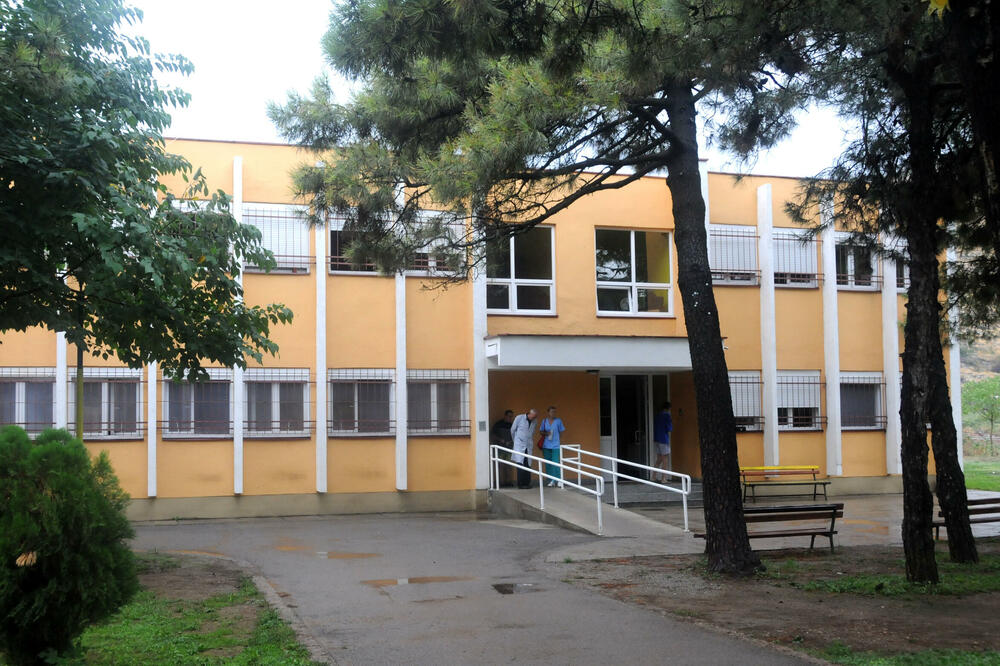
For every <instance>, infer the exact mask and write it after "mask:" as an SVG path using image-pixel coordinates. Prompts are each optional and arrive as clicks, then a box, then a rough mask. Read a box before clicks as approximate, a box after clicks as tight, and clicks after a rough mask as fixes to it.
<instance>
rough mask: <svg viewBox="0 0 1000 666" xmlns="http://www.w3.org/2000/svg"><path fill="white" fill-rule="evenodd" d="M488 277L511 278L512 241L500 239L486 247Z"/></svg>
mask: <svg viewBox="0 0 1000 666" xmlns="http://www.w3.org/2000/svg"><path fill="white" fill-rule="evenodd" d="M486 277H488V278H509V277H510V239H509V238H500V239H497V240H495V241H493V242H491V243H490V244H489V245H487V247H486Z"/></svg>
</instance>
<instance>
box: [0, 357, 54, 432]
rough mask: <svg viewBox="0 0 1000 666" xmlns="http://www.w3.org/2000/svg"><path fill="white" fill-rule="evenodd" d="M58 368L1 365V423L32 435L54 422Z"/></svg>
mask: <svg viewBox="0 0 1000 666" xmlns="http://www.w3.org/2000/svg"><path fill="white" fill-rule="evenodd" d="M55 380H56V371H55V368H0V425H17V426H21V427H22V428H24V429H25V430H27V431H28V432H29V433H31V434H36V433H39V432H41V431H42V430H44V429H46V428H51V427H52V426H53V425H54V423H55V410H56V401H55Z"/></svg>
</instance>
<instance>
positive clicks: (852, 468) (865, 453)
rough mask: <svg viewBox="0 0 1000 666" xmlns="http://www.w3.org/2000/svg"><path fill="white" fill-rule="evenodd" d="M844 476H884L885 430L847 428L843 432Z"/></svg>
mask: <svg viewBox="0 0 1000 666" xmlns="http://www.w3.org/2000/svg"><path fill="white" fill-rule="evenodd" d="M841 454H842V456H843V458H842V459H843V465H844V476H884V475H885V474H886V466H885V431H882V430H856V431H851V430H845V431H844V432H843V433H841Z"/></svg>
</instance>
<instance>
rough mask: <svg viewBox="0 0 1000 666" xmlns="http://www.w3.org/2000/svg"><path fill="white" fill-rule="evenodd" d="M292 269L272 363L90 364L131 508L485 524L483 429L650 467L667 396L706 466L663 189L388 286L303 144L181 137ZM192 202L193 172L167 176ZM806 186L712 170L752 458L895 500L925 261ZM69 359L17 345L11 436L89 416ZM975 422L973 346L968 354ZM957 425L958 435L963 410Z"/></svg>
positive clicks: (740, 413) (721, 278) (616, 194)
mask: <svg viewBox="0 0 1000 666" xmlns="http://www.w3.org/2000/svg"><path fill="white" fill-rule="evenodd" d="M168 150H170V151H172V152H177V153H180V154H183V155H184V156H186V157H187V158H188V159H189V160H190V161H191V163H192V164H195V165H197V166H200V167H201V168H202V170H203V172H204V173H205V175H206V176H207V178H208V180H209V185H210V187H212V188H213V189H216V188H218V189H222V190H224V191H225V192H227V193H229V194H231V195H232V197H233V212H234V214H235V215H236V216H238V217H239V218H240V219H242V221H243V222H244V223H247V224H253V225H255V226H257V227H258V228H259V229H260V230H261V232H262V235H263V240H264V244H265V246H266V247H268V248H269V249H271V250H272V251H273V252H274V253H275V256H276V259H277V267H276V268H275V269H274V270H272V271H271V272H270V273H264V272H262V271H260V270H258V269H256V268H255V267H253V266H246V267H245V269H246V270H245V273H244V275H243V281H244V287H245V290H246V298H247V301H248V302H251V303H262V304H263V303H271V302H281V303H284V304H286V305H287V306H289V307H290V308H291V309H292V310H293V311H294V313H295V317H294V322H293V323H292V324H290V325H287V326H279V327H276V328H274V329H273V331H272V333H273V334H272V339H273V340H274V341H275V342H276V343H277V344H278V345H279V347H280V351H279V353H278V355H277V356H275V357H268V358H265V359H264V363H263V365H257V364H253V363H252V364H251V365H250V367H248V368H247V369H245V370H243V369H240V368H211V369H210V370H209V372H210V375H211V381H209V382H206V383H199V384H180V383H175V382H171V381H167V380H164V378H163V376H162V374H161V373H159V372H158V370H157V368H156V366H155V365H150V366H148V367H145V368H143V369H128V368H123V367H121V365H120V364H117V363H116V362H115V361H114V360H113V359H111V360H102V359H99V358H88V360H87V362H86V370H85V377H86V380H85V384H84V401H85V402H84V415H85V416H84V418H85V424H84V430H85V433H86V436H85V443H86V444H87V446H88V448H90V449H91V450H92V451H95V452H96V451H99V450H107V451H108V452H109V453H110V456H111V460H112V462H113V464H114V467H115V469H116V471H117V473H118V475H119V477H120V479H121V481H122V484H123V486H124V488H125V489H126V490H127V491H128V492H129V493H130V494H131V495H132V497H133V499H134V502H133V507H132V514H131V515H132V516H133V517H136V518H169V517H174V516H186V517H187V516H191V517H193V516H228V515H281V514H297V513H326V512H345V513H346V512H367V511H397V510H444V509H470V508H474V507H476V506H477V505H481V504H482V502H483V499H484V490H485V489H486V488H487V487H488V485H489V474H490V471H489V467H490V466H489V428H490V426H491V425H492V423H493V422H494V421H496V420H497V419H498V418H500V417H501V416H502V414H503V412H504V410H505V409H512V410H514V411H515V412H522V411H525V410H527V409H528V408H530V407H534V408H536V409H538V410H539V411H540V412H542V411H543V410H544V409H545V408H546V407H548V406H549V405H555V406H557V407H558V409H559V414H560V416H561V417H562V419H563V420H564V422H565V424H566V427H567V431H566V433H565V435H564V442H571V443H578V444H580V445H582V446H583V447H584V448H586V449H589V450H592V451H599V452H602V453H605V454H608V455H612V456H615V457H618V458H621V459H623V460H628V461H633V462H639V463H646V464H650V463H651V462H652V461H653V460H654V458H655V454H654V451H653V443H652V436H651V433H652V420H653V416H654V412H655V410H656V409H657V408H658V406H659V405H660V404H662V403H663V402H664V401H666V400H670V401H671V402H672V403H673V419H674V424H675V427H674V433H673V456H672V464H673V468H674V469H675V470H677V471H680V472H685V473H688V474H691V475H692V476H694V477H699V476H700V472H701V469H700V466H701V462H700V455H699V446H698V432H697V424H696V415H695V404H694V398H693V395H694V391H693V386H692V376H691V361H690V356H689V353H688V344H687V337H686V335H687V333H686V330H685V325H684V314H683V308H682V306H681V297H680V292H679V291H678V289H677V260H676V247H675V245H674V242H673V228H674V225H673V220H672V217H671V204H670V195H669V191H668V189H667V187H666V183H665V181H664V179H663V178H660V177H647V178H643V179H642V180H640V181H638V182H636V183H633V184H631V185H629V186H628V187H627V188H623V189H621V190H615V191H608V192H602V193H599V194H596V195H592V196H590V197H588V198H586V199H584V200H582V201H580V202H578V203H577V204H575V205H574V206H573V207H571V208H570V209H568V210H567V211H564V212H562V213H560V214H558V215H556V216H555V217H553V218H552V220H551V222H550V223H547V224H544V225H541V226H538V227H536V228H535V229H533V230H531V231H529V232H527V233H524V234H520V235H518V236H516V237H514V238H512V239H509V240H505V241H503V243H502V244H501V245H500V246H498V247H495V248H493V249H492V251H491V252H490V261H489V262H488V266H487V268H486V270H484V271H477V273H476V275H475V277H474V278H473V279H472V280H470V281H468V282H464V283H459V284H453V283H447V284H446V281H445V280H444V279H443V278H442V277H441V270H442V266H438V262H439V261H441V258H440V257H438V256H437V255H435V254H434V253H433V252H429V253H427V255H426V256H422V257H420V261H419V262H418V263H417V264H416V265H414V266H413V267H412V268H413V270H409V271H406V272H405V273H403V274H398V275H393V276H385V275H381V274H379V273H378V272H377V271H376V270H375V267H374V266H361V267H357V266H353V265H352V264H351V262H350V261H348V260H347V258H346V257H345V256H344V252H343V246H344V244H345V243H346V242H347V241H348V239H347V238H346V237H345V236H344V233H343V231H342V226H341V224H340V223H339V222H338V221H337V220H330V221H329V224H328V225H327V226H326V227H314V228H310V227H308V226H307V225H306V224H305V222H304V221H303V220H302V218H301V217H300V215H299V211H300V210H301V209H302V202H300V201H296V200H295V199H294V197H293V194H292V190H291V181H290V178H289V173H290V172H291V170H292V169H293V168H294V167H295V166H297V165H298V164H300V163H303V162H308V161H313V160H314V158H312V157H311V156H310V155H309V154H308V153H305V152H302V151H300V150H299V149H297V148H295V147H292V146H284V145H269V144H268V145H264V144H249V143H230V142H213V141H192V140H173V141H170V142H169V143H168ZM167 184H168V186H171V187H175V188H176V189H177V190H178V191H180V189H181V183H179V182H177V183H173V182H168V183H167ZM797 185H798V183H797V181H796V180H794V179H788V178H773V177H760V176H748V177H744V178H742V179H738V178H737V177H735V176H734V175H730V174H723V173H710V172H708V171H707V170H706V171H705V172H704V173H703V189H704V191H705V194H706V202H707V204H708V213H707V219H706V225H707V228H708V232H709V254H710V260H711V265H712V269H713V279H714V284H715V296H716V300H717V302H718V306H719V312H720V316H721V320H722V333H723V336H724V337H725V347H726V359H727V363H728V366H729V370H730V381H731V385H732V396H733V403H734V410H735V413H736V416H737V422H738V424H739V425H738V428H739V433H738V441H739V452H740V462H741V464H744V465H759V464H769V465H773V464H789V465H793V464H816V465H819V466H820V467H821V469H822V473H823V474H825V475H828V476H829V477H830V478H831V480H832V481H833V484H832V487H831V490H832V492H833V493H838V492H839V493H845V492H891V491H894V490H898V489H899V488H900V477H899V474H900V461H899V441H900V426H899V416H898V411H899V384H900V381H899V376H900V359H899V352H900V350H901V346H902V329H901V325H900V321H901V319H902V315H903V312H904V308H903V301H904V297H905V294H904V293H903V292H904V291H905V287H906V280H907V275H906V267H905V264H903V263H898V264H897V263H895V262H893V261H892V260H891V259H888V258H883V257H880V256H877V255H875V254H873V253H872V252H871V251H869V250H866V249H863V248H860V247H855V246H852V245H851V244H850V242H849V237H848V236H847V235H846V234H844V233H842V232H840V231H837V230H836V229H835V228H831V229H829V230H828V231H825V232H823V233H822V234H821V236H819V237H817V238H812V237H809V236H808V234H806V233H805V232H804V231H803V230H802V229H801V228H799V227H797V226H796V225H795V224H794V223H793V222H792V221H791V219H790V218H789V217H788V216H787V215H786V213H785V211H784V204H785V202H786V201H788V200H790V199H792V198H793V197H794V195H795V190H796V188H797ZM67 358H75V350H74V349H72V348H71V346H70V345H67V343H66V341H65V339H64V337H63V336H62V335H61V334H57V333H53V332H49V331H46V330H41V329H37V330H30V331H27V332H24V333H8V334H5V335H4V336H3V337H2V344H0V423H4V424H6V423H16V424H20V425H23V426H25V427H27V428H28V429H29V430H31V431H38V430H40V429H42V428H44V427H50V426H53V425H55V426H72V421H73V414H74V405H73V396H74V395H75V391H74V390H73V388H72V383H73V378H74V372H75V371H74V368H72V367H68V364H67ZM948 361H949V365H950V368H949V371H950V376H951V378H952V386H953V387H956V390H955V391H954V392H953V403H954V404H953V408H954V410H955V416H956V421H957V420H958V419H959V418H960V410H959V409H958V405H959V400H960V397H959V391H958V390H957V387H958V386H959V383H958V379H957V373H958V368H959V363H958V347H957V345H955V346H951V347H950V348H949V355H948ZM957 422H958V421H957Z"/></svg>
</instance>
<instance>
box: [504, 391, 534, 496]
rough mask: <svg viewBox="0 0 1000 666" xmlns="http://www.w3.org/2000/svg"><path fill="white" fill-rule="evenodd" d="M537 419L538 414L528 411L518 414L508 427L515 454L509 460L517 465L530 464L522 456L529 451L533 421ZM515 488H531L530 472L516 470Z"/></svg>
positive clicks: (520, 469)
mask: <svg viewBox="0 0 1000 666" xmlns="http://www.w3.org/2000/svg"><path fill="white" fill-rule="evenodd" d="M537 418H538V412H537V411H535V410H534V409H529V410H528V411H527V412H525V413H524V414H518V415H517V416H516V417H515V418H514V423H512V424H511V426H510V437H511V439H513V440H514V451H515V452H516V453H514V455H513V456H512V457H511V458H512V460H513V461H514V462H516V463H517V464H518V465H525V466H529V465H530V464H531V463H530V462H529V461H527V460H525V458H524V455H523V454H525V453H528V452H530V451H531V447H532V441H531V439H532V437H534V436H535V419H537ZM517 487H518V488H530V487H531V472H529V471H528V470H527V469H525V468H522V467H518V468H517Z"/></svg>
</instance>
